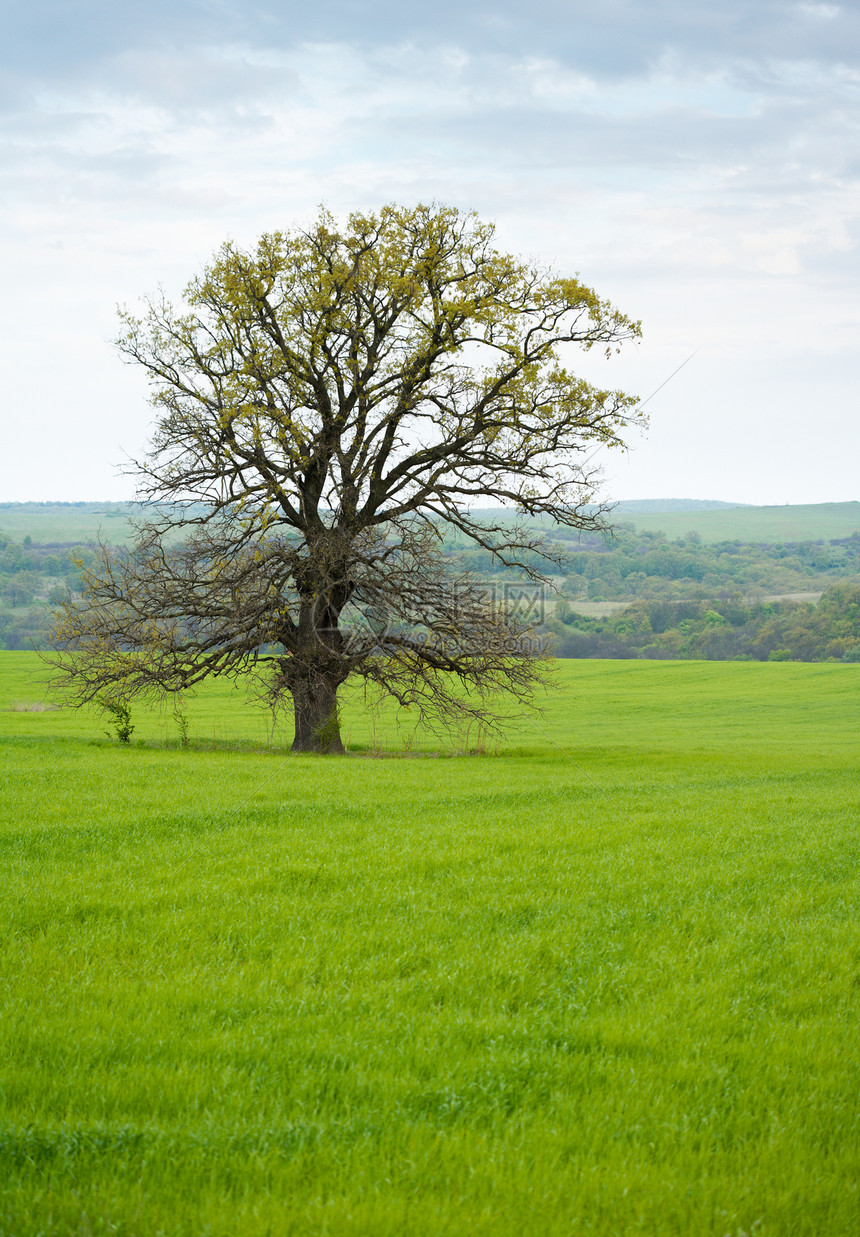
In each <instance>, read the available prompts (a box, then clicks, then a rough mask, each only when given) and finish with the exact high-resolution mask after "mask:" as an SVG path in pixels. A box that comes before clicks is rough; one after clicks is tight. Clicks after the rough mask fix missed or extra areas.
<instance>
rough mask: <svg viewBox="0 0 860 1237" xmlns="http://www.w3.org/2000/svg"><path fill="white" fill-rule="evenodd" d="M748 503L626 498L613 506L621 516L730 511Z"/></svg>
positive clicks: (712, 500)
mask: <svg viewBox="0 0 860 1237" xmlns="http://www.w3.org/2000/svg"><path fill="white" fill-rule="evenodd" d="M748 505H749V504H747V503H723V502H720V501H719V500H718V499H716V498H625V499H622V500H621V502H618V503H614V504H613V510H614V511H615V512H616V514H620V515H638V514H640V513H642V514H651V513H652V512H657V511H728V510H729V509H730V508H732V507H745V506H748Z"/></svg>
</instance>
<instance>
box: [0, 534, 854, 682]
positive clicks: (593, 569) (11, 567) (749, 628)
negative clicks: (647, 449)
mask: <svg viewBox="0 0 860 1237" xmlns="http://www.w3.org/2000/svg"><path fill="white" fill-rule="evenodd" d="M446 549H447V552H448V554H449V555H450V556H451V559H452V561H453V560H454V559H455V558H456V559H457V561H458V562H459V563H460V565H463V564H465V565H466V566H467V568H468V569H469V570H471V571H473V572H474V573H475V574H476V575H479V576H482V577H483V578H488V579H489V578H493V577H497V576H499V575H502V574H504V573H503V572H500V571H499V569H498V567H497V565H496V564H494V563H493V562H492V561H491V559H490V556H489V555H487V556H484V555H483V553H482V552H480V551H468V550H464V549H463V547H461V546H459V545H458V544H457V543H456V539H454V538H449V541H448V544H447V547H446ZM567 551H568V552H567V557H566V562H565V572H566V573H565V574H564V575H560V576H557V577H556V582H557V585H558V593H557V595H556V597H555V598H554V599H553V598H552V597H550V598H549V601H548V605H547V608H546V616H545V621H544V623H543V626H542V631H543V632H544V633H546V634H548V635H550V636H551V637H552V638H553V644H554V651H555V654H556V656H558V657H562V658H597V657H612V658H623V657H649V658H704V659H708V660H727V659H728V660H732V659H735V660H736V659H753V660H788V659H794V660H801V661H825V660H828V659H835V660H848V661H851V660H858V659H860V583H858V581H860V533H858V534H854V535H853V536H851V537H848V538H842V539H838V540H833V541H827V542H825V541H809V542H794V543H786V544H774V545H766V544H756V543H746V542H738V541H733V542H722V543H717V544H705V543H703V542H702V540H701V538H700V537H699V536H698V534H696V533H688V534H687V535H686V536H684V537H678V538H674V539H670V538H668V537H666V536H665V534H662V533H656V532H644V533H637V532H636V531H635V529H633V528H631V527H630V526H629V525H621V526H619V527H618V528H616V529H615V530H614V532H613V534H611V535H610V534H597V533H595V534H584V535H583V536H582V537H580V538H579V539H577V540H576V541H571V542H570V543H569V544H568V546H567ZM94 557H95V550H94V547H93V546H92V545H74V546H73V545H58V544H56V543H52V544H50V545H42V544H39V543H38V542H34V541H33V540H32V538H25V539H24V540H23V541H14V540H12V539H11V538H9V537H7V536H5V535H4V534H0V648H2V649H7V650H22V649H32V648H35V649H44V648H46V647H47V634H48V630H49V628H50V624H51V617H52V613H53V610H54V607H55V606H56V605H57V604H58V603H59V602H60V600H61V599H62V597H63V596H64V595H65V592H66V589H67V588H68V589H71V591H72V592H76V591H78V590H79V588H80V571H81V566H80V565H81V564H83V565H84V566H87V565H89V564H91V563H92V562H93V560H94ZM508 574H509V575H510V573H508ZM511 578H513V577H512V576H511ZM804 592H806V593H814V592H821V593H822V596H821V598H820V600H818V601H817V602H815V601H812V600H796V599H792V598H790V597H783V598H782V599H777V600H774V599H773V595H774V594H779V593H804ZM582 601H587V602H590V603H593V602H601V601H609V602H614V603H616V604H617V603H619V602H625V601H626V602H628V603H629V604H627V605H625V606H624V607H623V608H621V609H619V610H617V611H616V612H615V613H613V614H611V615H602V616H594V615H587V614H584V613H581V612H579V611H578V610H577V609H576V606H577V602H582Z"/></svg>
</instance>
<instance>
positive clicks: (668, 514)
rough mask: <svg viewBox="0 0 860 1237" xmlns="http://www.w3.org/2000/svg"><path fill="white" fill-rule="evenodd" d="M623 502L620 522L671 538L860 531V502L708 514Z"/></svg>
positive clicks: (818, 536) (826, 535)
mask: <svg viewBox="0 0 860 1237" xmlns="http://www.w3.org/2000/svg"><path fill="white" fill-rule="evenodd" d="M625 505H626V504H624V503H620V504H619V509H618V510H617V511H616V515H615V519H616V521H618V520H621V521H623V522H624V523H630V524H635V525H636V528H637V530H638V531H639V532H657V531H662V532H664V533H666V535H667V536H668V537H683V536H684V534H685V533H688V532H696V533H698V534H699V536H700V537H701V538H702V540H703V541H708V542H712V543H713V542H718V541H770V542H774V541H819V540H823V541H830V540H832V539H834V538H837V537H850V536H851V534H852V533H853V532H856V531H860V502H849V503H806V504H802V505H800V504H798V505H794V504H790V505H787V506H784V507H722V508H717V509H716V510H705V511H649V512H631V513H628V512H627V511H625V510H624V508H625Z"/></svg>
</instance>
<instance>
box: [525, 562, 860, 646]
mask: <svg viewBox="0 0 860 1237" xmlns="http://www.w3.org/2000/svg"><path fill="white" fill-rule="evenodd" d="M546 628H547V630H548V631H549V632H551V633H552V634H553V635H554V637H555V641H556V655H557V656H559V657H578V658H583V657H585V658H587V657H652V658H704V659H706V660H713V661H725V660H735V661H737V660H753V659H754V660H757V661H860V584H856V583H852V582H848V581H846V582H842V583H839V584H835V585H832V586H831V587H830V588H829V589H827V591H826V592H825V593H823V595H822V596H821V598H820V599H819V601H818V602H817V603H811V602H792V601H775V602H758V603H753V604H749V603H747V602H745V601H744V600H743V599H742V598H741V597H735V598H730V599H724V600H720V601H700V602H696V601H677V602H672V601H637V602H634V603H633V604H632V605H630V606H627V607H626V608H625V609H623V610H621V611H619V612H617V613H616V614H613V615H611V616H608V617H605V618H586V617H584V616H583V615H581V614H578V613H576V612H575V611H574V610H573V609H571V608H570V607H569V606H565V605H564V603H561V604H560V605H559V607H557V610H556V615H555V617H554V618H552V619H551V620H550V621H549V622H548V623H547V624H546Z"/></svg>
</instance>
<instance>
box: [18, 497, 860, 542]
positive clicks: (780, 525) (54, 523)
mask: <svg viewBox="0 0 860 1237" xmlns="http://www.w3.org/2000/svg"><path fill="white" fill-rule="evenodd" d="M634 505H635V504H634ZM133 510H135V509H134V508H133V507H132V506H131V505H130V504H127V503H0V533H5V534H6V535H7V536H8V537H11V538H12V540H13V541H23V539H24V537H26V536H30V537H32V539H33V541H35V542H38V543H40V544H42V543H50V542H66V543H70V542H79V543H83V542H88V541H94V540H95V539H96V538H98V537H101V538H103V539H104V540H106V541H109V542H112V543H113V544H123V543H125V542H126V541H128V540H129V538H130V535H131V527H130V525H129V523H128V517H129V514H130V513H131V512H132V511H133ZM610 521H611V522H614V523H616V524H618V523H628V522H629V523H633V524H635V525H636V527H637V529H639V530H640V531H642V532H647V531H658V530H662V531H663V532H665V533H666V535H667V536H668V537H683V536H684V534H685V533H688V532H691V531H693V532H698V533H699V534H700V535H701V537H702V539H703V540H704V541H707V542H718V541H762V542H780V541H818V540H825V541H827V540H831V539H835V538H839V537H850V536H851V534H852V533H853V532H860V502H845V503H815V504H806V505H801V504H798V505H788V506H784V507H726V508H716V509H714V510H704V511H697V510H693V511H644V512H643V511H633V512H630V511H627V510H626V509H625V504H623V503H622V504H621V505H620V507H619V508H618V510H617V511H616V513H615V515H614V516H613V517H610Z"/></svg>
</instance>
